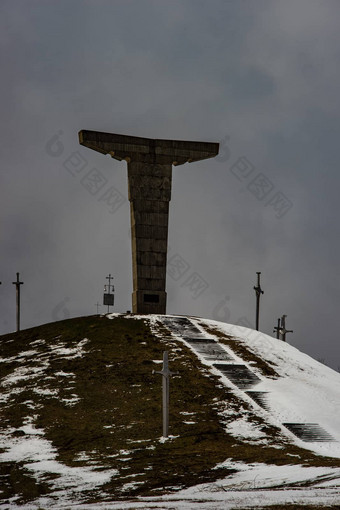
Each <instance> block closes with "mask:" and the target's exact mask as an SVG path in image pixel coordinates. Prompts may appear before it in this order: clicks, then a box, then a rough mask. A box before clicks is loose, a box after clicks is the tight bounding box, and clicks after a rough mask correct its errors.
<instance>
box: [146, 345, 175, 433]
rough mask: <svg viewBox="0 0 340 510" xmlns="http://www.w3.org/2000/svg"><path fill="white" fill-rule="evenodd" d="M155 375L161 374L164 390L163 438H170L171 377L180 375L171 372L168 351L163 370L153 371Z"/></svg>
mask: <svg viewBox="0 0 340 510" xmlns="http://www.w3.org/2000/svg"><path fill="white" fill-rule="evenodd" d="M152 373H153V374H161V376H162V390H163V437H168V436H169V400H170V398H169V393H170V392H169V387H170V376H172V375H178V372H171V371H170V370H169V358H168V351H164V352H163V368H162V370H160V371H156V370H153V371H152Z"/></svg>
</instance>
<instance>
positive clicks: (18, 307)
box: [12, 273, 24, 331]
mask: <svg viewBox="0 0 340 510" xmlns="http://www.w3.org/2000/svg"><path fill="white" fill-rule="evenodd" d="M12 283H13V285H15V286H16V300H17V331H20V285H23V284H24V282H21V281H20V278H19V273H17V281H16V282H12Z"/></svg>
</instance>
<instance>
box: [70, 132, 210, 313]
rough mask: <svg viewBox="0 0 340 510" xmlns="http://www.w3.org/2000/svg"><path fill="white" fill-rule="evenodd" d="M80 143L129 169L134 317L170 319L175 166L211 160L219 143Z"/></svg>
mask: <svg viewBox="0 0 340 510" xmlns="http://www.w3.org/2000/svg"><path fill="white" fill-rule="evenodd" d="M79 143H80V144H81V145H84V146H85V147H88V148H89V149H93V150H95V151H97V152H101V153H102V154H110V155H111V156H112V157H113V158H115V159H118V160H119V161H122V160H125V161H126V162H127V164H128V186H129V200H130V210H131V240H132V270H133V294H132V311H133V312H134V313H155V314H165V313H166V291H165V282H166V261H167V244H168V218H169V202H170V199H171V178H172V165H176V166H177V165H182V164H184V163H187V162H189V163H191V162H193V161H200V160H203V159H207V158H212V157H214V156H216V155H217V154H218V143H210V142H190V141H182V140H158V139H157V140H154V139H150V138H140V137H137V136H126V135H117V134H113V133H101V132H98V131H85V130H83V131H80V132H79Z"/></svg>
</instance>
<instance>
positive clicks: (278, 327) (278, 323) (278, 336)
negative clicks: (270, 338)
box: [273, 317, 281, 339]
mask: <svg viewBox="0 0 340 510" xmlns="http://www.w3.org/2000/svg"><path fill="white" fill-rule="evenodd" d="M280 330H281V319H280V317H279V318H278V319H277V326H275V327H274V330H273V333H275V331H276V338H277V339H279V338H280Z"/></svg>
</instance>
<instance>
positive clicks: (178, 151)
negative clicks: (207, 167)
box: [79, 130, 219, 165]
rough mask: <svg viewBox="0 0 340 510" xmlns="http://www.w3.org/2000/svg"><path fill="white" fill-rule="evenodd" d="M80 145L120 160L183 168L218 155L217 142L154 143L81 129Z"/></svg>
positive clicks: (135, 137) (179, 141)
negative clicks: (181, 166) (187, 164)
mask: <svg viewBox="0 0 340 510" xmlns="http://www.w3.org/2000/svg"><path fill="white" fill-rule="evenodd" d="M79 143H80V144H81V145H84V146H85V147H88V148H89V149H93V150H95V151H97V152H101V153H102V154H110V155H111V156H112V157H113V158H115V159H118V160H119V161H122V160H125V161H127V162H128V163H129V162H130V161H143V162H144V163H158V164H168V165H183V164H184V163H192V162H194V161H200V160H202V159H207V158H214V157H215V156H217V154H218V145H219V144H218V143H211V142H189V141H184V140H154V139H152V138H140V137H138V136H127V135H116V134H113V133H100V132H98V131H87V130H82V131H80V132H79Z"/></svg>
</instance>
